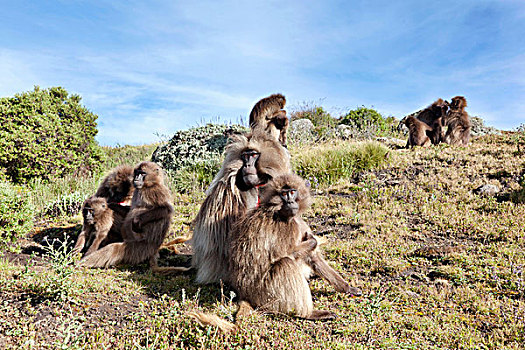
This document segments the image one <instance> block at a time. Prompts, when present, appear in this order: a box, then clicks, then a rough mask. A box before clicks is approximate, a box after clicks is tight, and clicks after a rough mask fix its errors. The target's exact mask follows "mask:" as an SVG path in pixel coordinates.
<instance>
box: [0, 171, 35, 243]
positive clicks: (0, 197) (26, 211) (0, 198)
mask: <svg viewBox="0 0 525 350" xmlns="http://www.w3.org/2000/svg"><path fill="white" fill-rule="evenodd" d="M33 212H34V209H33V205H32V204H31V198H30V194H29V192H28V191H27V189H26V188H25V187H21V186H16V185H12V184H10V183H8V182H3V181H2V182H0V248H6V247H7V248H8V249H9V250H17V245H16V244H15V245H14V246H10V245H8V244H7V243H10V242H17V241H18V240H19V239H20V238H22V237H24V236H25V235H26V234H27V233H28V232H29V230H31V229H32V228H33Z"/></svg>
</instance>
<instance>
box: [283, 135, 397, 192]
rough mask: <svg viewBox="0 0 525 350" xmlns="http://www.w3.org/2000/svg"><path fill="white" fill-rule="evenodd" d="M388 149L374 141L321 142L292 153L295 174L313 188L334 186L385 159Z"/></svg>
mask: <svg viewBox="0 0 525 350" xmlns="http://www.w3.org/2000/svg"><path fill="white" fill-rule="evenodd" d="M387 153H388V149H387V148H386V147H384V146H382V145H381V144H380V143H377V142H364V143H359V144H349V143H346V142H342V143H339V144H337V145H334V144H332V143H330V144H323V145H319V146H316V147H309V148H304V149H301V150H299V151H297V153H296V154H293V155H292V162H293V167H294V169H295V171H296V172H297V174H299V175H300V176H302V177H303V178H305V179H307V180H309V181H310V182H311V184H312V185H313V187H314V188H315V187H316V186H317V185H333V184H336V183H338V182H339V181H341V180H349V179H351V178H352V177H353V176H354V175H355V174H356V173H357V172H360V171H365V170H370V169H375V168H378V167H380V166H381V165H383V164H384V163H385V161H386V159H387V158H386V155H387Z"/></svg>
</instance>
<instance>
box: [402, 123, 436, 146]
mask: <svg viewBox="0 0 525 350" xmlns="http://www.w3.org/2000/svg"><path fill="white" fill-rule="evenodd" d="M404 123H405V125H406V126H407V127H408V141H407V145H406V148H409V147H414V146H422V147H428V146H430V144H431V141H430V138H429V137H428V135H427V133H428V132H432V128H431V127H430V126H428V125H427V124H426V123H424V122H422V121H421V120H419V119H417V118H416V117H414V116H409V117H407V118H405V119H404Z"/></svg>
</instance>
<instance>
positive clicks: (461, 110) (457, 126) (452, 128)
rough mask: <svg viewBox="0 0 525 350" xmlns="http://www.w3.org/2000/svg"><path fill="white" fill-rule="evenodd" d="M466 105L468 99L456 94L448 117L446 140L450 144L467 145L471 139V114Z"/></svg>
mask: <svg viewBox="0 0 525 350" xmlns="http://www.w3.org/2000/svg"><path fill="white" fill-rule="evenodd" d="M466 107H467V99H466V98H465V97H463V96H456V97H453V98H452V101H451V103H450V110H449V112H448V115H447V117H446V125H447V126H448V129H447V133H446V135H445V140H444V141H445V142H446V143H448V144H450V145H459V146H466V145H467V144H468V142H469V140H470V129H471V128H472V125H471V123H470V119H469V115H468V113H467V112H466V111H465V108H466Z"/></svg>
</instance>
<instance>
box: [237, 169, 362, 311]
mask: <svg viewBox="0 0 525 350" xmlns="http://www.w3.org/2000/svg"><path fill="white" fill-rule="evenodd" d="M309 198H310V195H309V191H308V189H307V188H306V186H305V184H304V181H303V180H302V179H301V178H300V177H298V176H297V175H292V174H284V175H281V176H279V177H277V178H274V179H273V180H272V181H271V182H269V183H268V184H267V185H266V186H265V187H263V188H262V190H261V202H260V205H259V207H257V208H255V209H253V210H251V211H250V212H248V214H247V215H246V216H245V217H244V218H243V219H241V220H240V221H239V222H238V223H237V224H236V225H235V226H234V229H233V230H232V232H231V245H230V274H231V275H230V276H229V281H230V284H231V285H232V287H233V288H234V289H235V290H237V292H238V293H239V300H240V301H241V302H248V303H249V304H250V305H251V306H252V307H255V308H258V309H259V310H262V311H264V312H272V313H285V314H292V315H295V316H298V317H301V318H306V319H312V320H325V319H332V318H334V317H335V314H334V313H332V312H330V311H321V310H314V308H313V302H312V295H311V292H310V288H309V286H308V280H307V278H308V277H309V275H310V273H311V267H312V266H314V267H315V266H320V265H322V268H321V269H319V268H317V270H321V272H322V273H324V274H328V275H329V276H330V277H329V278H328V279H329V280H338V283H337V284H336V285H339V286H340V287H339V288H338V289H341V290H344V291H348V292H351V293H352V294H354V292H355V294H361V293H360V291H359V290H358V289H356V288H350V287H349V286H348V284H347V283H346V282H345V281H344V280H343V279H342V278H341V276H340V275H339V274H338V273H337V272H336V271H335V270H333V269H332V268H330V267H329V266H328V265H327V264H326V262H325V261H324V259H323V258H322V257H321V256H320V254H319V252H318V251H317V250H316V247H317V240H316V239H315V237H314V236H313V235H312V233H311V231H310V229H309V227H308V225H307V224H306V223H305V222H304V220H303V219H302V218H301V216H300V215H301V213H302V212H303V211H304V210H305V209H307V207H308V205H309ZM323 277H325V278H326V277H327V276H323Z"/></svg>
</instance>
